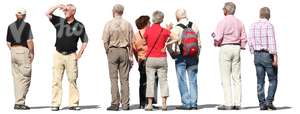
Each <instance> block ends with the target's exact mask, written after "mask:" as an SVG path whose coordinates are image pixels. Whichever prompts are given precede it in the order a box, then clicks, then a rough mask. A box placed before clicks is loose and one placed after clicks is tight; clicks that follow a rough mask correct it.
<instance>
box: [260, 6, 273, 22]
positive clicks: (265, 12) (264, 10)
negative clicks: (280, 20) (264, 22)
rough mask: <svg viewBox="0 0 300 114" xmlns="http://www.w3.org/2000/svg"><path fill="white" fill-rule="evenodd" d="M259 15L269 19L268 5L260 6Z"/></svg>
mask: <svg viewBox="0 0 300 114" xmlns="http://www.w3.org/2000/svg"><path fill="white" fill-rule="evenodd" d="M259 17H260V18H262V19H263V18H266V19H268V20H269V19H270V17H271V11H270V9H269V8H268V7H263V8H261V9H260V11H259Z"/></svg>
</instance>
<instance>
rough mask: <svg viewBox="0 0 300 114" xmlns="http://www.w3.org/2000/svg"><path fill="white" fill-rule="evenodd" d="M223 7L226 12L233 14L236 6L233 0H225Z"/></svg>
mask: <svg viewBox="0 0 300 114" xmlns="http://www.w3.org/2000/svg"><path fill="white" fill-rule="evenodd" d="M223 9H224V10H226V11H227V13H228V14H230V15H234V13H235V9H236V6H235V4H234V3H233V2H226V3H225V5H224V8H223Z"/></svg>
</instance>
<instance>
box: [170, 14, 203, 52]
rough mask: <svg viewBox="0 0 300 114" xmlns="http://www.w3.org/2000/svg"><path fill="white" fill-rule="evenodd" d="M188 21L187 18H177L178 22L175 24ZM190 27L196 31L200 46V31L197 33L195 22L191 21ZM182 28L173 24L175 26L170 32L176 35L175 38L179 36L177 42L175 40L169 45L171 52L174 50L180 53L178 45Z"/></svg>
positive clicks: (184, 23) (187, 22)
mask: <svg viewBox="0 0 300 114" xmlns="http://www.w3.org/2000/svg"><path fill="white" fill-rule="evenodd" d="M189 22H190V21H189V20H188V19H187V18H185V19H181V20H179V21H178V23H177V24H176V25H178V24H183V25H188V24H189ZM192 29H193V30H194V31H195V32H196V33H197V35H198V45H199V46H201V41H200V33H199V29H198V26H197V25H196V24H194V23H193V24H192ZM183 30H184V29H183V28H182V27H180V26H175V27H174V28H173V29H172V30H171V33H172V34H174V35H176V36H177V38H179V39H177V40H178V42H176V43H174V44H171V46H170V47H171V48H170V50H171V51H172V52H176V53H177V54H180V48H179V45H180V44H181V36H182V32H183Z"/></svg>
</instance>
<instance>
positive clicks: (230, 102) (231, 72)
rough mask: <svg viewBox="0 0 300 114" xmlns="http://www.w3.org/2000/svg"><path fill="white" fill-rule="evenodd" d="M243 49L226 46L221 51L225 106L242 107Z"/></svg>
mask: <svg viewBox="0 0 300 114" xmlns="http://www.w3.org/2000/svg"><path fill="white" fill-rule="evenodd" d="M240 51H241V47H240V46H239V45H224V46H222V47H221V49H220V61H219V62H220V71H221V80H222V86H223V90H224V100H225V103H224V105H225V106H240V105H241V95H242V93H241V58H240Z"/></svg>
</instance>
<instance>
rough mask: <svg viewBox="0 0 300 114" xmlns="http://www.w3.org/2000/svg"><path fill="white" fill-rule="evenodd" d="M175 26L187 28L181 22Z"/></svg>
mask: <svg viewBox="0 0 300 114" xmlns="http://www.w3.org/2000/svg"><path fill="white" fill-rule="evenodd" d="M177 26H179V27H181V28H183V29H186V28H187V26H185V25H184V24H182V23H179V24H177Z"/></svg>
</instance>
